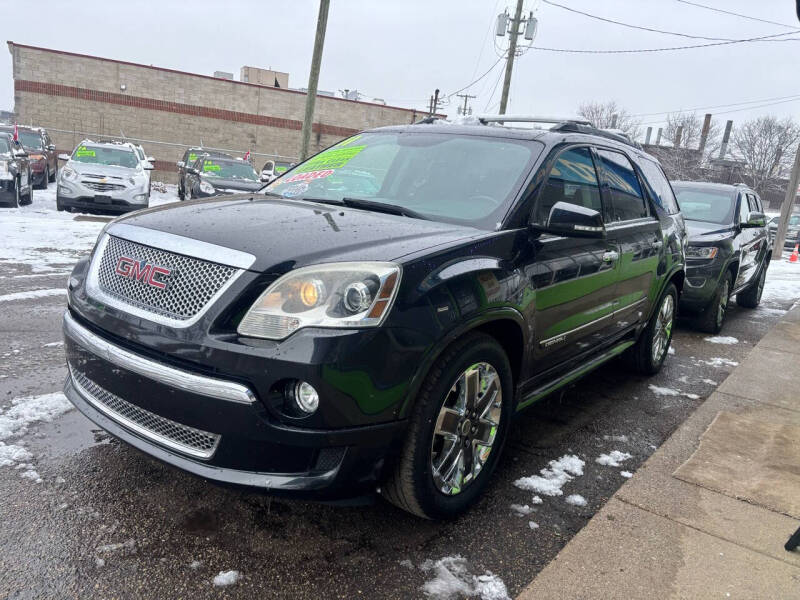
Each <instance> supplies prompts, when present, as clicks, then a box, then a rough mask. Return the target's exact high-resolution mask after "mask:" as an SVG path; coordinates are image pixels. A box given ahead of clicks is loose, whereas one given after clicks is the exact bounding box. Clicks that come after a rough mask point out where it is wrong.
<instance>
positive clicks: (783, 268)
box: [761, 253, 800, 308]
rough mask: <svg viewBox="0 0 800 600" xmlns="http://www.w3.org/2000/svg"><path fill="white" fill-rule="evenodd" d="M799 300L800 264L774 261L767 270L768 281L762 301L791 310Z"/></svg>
mask: <svg viewBox="0 0 800 600" xmlns="http://www.w3.org/2000/svg"><path fill="white" fill-rule="evenodd" d="M785 254H786V253H784V255H785ZM798 300H800V264H798V263H790V262H789V261H788V260H786V259H783V260H774V261H772V262H771V263H770V264H769V268H768V269H767V280H766V282H765V283H764V292H763V293H762V295H761V301H762V302H763V303H765V304H772V305H780V307H781V308H789V306H791V305H792V304H794V303H795V302H797V301H798ZM787 305H788V306H787Z"/></svg>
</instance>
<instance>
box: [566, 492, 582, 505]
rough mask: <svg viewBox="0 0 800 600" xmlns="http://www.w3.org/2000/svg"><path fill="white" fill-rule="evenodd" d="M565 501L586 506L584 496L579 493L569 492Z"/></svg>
mask: <svg viewBox="0 0 800 600" xmlns="http://www.w3.org/2000/svg"><path fill="white" fill-rule="evenodd" d="M566 503H567V504H571V505H572V506H586V498H584V497H583V496H581V495H580V494H570V495H569V496H567V498H566Z"/></svg>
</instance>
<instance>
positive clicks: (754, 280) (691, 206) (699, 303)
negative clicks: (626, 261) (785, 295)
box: [673, 181, 772, 333]
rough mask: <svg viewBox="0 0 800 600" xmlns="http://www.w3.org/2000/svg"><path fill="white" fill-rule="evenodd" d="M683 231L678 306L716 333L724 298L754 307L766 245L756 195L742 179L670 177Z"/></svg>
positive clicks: (764, 267) (768, 255)
mask: <svg viewBox="0 0 800 600" xmlns="http://www.w3.org/2000/svg"><path fill="white" fill-rule="evenodd" d="M673 186H674V189H675V193H676V194H677V196H678V201H679V203H680V207H681V212H682V213H683V217H684V218H685V219H686V226H687V229H688V231H689V245H688V247H687V248H686V287H685V288H684V292H683V295H682V296H681V304H680V306H681V309H682V310H684V311H685V312H687V313H689V314H695V315H696V316H697V318H696V323H697V325H698V327H699V328H700V329H702V330H703V331H707V332H709V333H719V332H720V331H721V330H722V325H723V323H724V322H725V314H726V312H727V309H728V300H729V299H730V298H731V297H732V296H734V295H735V296H736V303H737V304H738V305H739V306H743V307H746V308H755V307H756V306H758V305H759V303H760V302H761V293H762V292H763V291H764V281H765V279H766V277H767V268H768V267H769V261H770V260H772V246H771V244H770V242H769V235H768V233H767V227H766V224H767V218H766V216H765V215H764V212H763V210H764V209H763V207H762V205H761V199H760V198H759V197H758V194H757V193H756V192H755V191H753V190H752V189H750V188H748V187H746V186H744V185H741V184H740V185H728V184H723V183H703V182H697V181H675V182H673Z"/></svg>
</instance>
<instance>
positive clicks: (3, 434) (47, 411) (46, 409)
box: [0, 392, 73, 440]
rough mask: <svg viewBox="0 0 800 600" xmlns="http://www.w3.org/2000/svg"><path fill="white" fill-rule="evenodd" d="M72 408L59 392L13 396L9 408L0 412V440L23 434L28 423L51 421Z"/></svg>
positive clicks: (26, 430)
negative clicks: (21, 396) (20, 396)
mask: <svg viewBox="0 0 800 600" xmlns="http://www.w3.org/2000/svg"><path fill="white" fill-rule="evenodd" d="M72 408H73V407H72V403H71V402H70V401H69V400H67V398H66V396H64V394H62V393H61V392H54V393H52V394H42V395H41V396H25V397H23V398H14V399H13V400H12V401H11V408H9V409H7V410H6V411H5V412H2V413H0V440H7V439H9V438H11V437H19V436H21V435H24V434H25V433H27V432H28V426H29V425H31V424H33V423H37V422H39V421H48V422H49V421H52V420H53V419H54V418H55V417H57V416H59V415H61V414H63V413H65V412H67V411H68V410H71V409H72Z"/></svg>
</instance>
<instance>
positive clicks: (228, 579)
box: [214, 571, 242, 587]
mask: <svg viewBox="0 0 800 600" xmlns="http://www.w3.org/2000/svg"><path fill="white" fill-rule="evenodd" d="M241 578H242V574H241V573H240V572H239V571H220V572H219V573H218V574H217V575H216V576H215V577H214V586H215V587H227V586H229V585H233V584H234V583H236V582H237V581H239V580H240V579H241Z"/></svg>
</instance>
